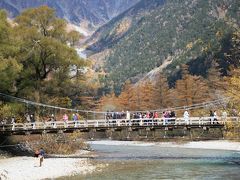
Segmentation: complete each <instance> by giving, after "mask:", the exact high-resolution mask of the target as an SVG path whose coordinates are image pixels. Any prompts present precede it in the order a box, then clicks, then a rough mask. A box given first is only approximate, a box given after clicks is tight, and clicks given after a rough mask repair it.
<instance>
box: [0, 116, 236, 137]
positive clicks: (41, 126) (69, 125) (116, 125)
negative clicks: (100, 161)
mask: <svg viewBox="0 0 240 180" xmlns="http://www.w3.org/2000/svg"><path fill="white" fill-rule="evenodd" d="M211 119H212V117H191V118H189V121H185V119H184V118H164V119H163V118H157V119H131V120H128V119H110V120H106V119H102V120H80V121H68V122H63V121H54V122H36V123H14V124H1V125H0V135H5V136H11V135H29V134H45V133H72V132H74V131H80V132H90V131H95V132H97V131H107V130H109V129H112V130H114V131H122V130H126V129H127V130H128V131H137V130H139V129H146V130H148V131H154V130H156V129H163V130H173V129H191V128H203V129H209V128H223V127H224V126H225V124H226V123H230V122H231V123H238V122H239V118H238V117H228V118H225V119H223V118H220V117H219V118H217V121H213V119H212V121H211Z"/></svg>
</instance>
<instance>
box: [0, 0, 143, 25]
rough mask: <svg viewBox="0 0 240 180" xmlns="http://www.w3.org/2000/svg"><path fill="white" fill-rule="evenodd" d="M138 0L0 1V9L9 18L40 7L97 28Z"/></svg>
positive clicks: (72, 20)
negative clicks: (4, 11)
mask: <svg viewBox="0 0 240 180" xmlns="http://www.w3.org/2000/svg"><path fill="white" fill-rule="evenodd" d="M138 1H139V0H114V1H113V0H91V1H89V0H34V1H33V0H1V1H0V8H2V9H6V10H7V11H8V12H9V14H10V16H11V17H15V16H17V15H18V14H19V13H20V12H21V11H22V10H24V9H26V8H30V7H37V6H40V5H48V6H49V7H52V8H54V9H56V12H57V15H58V16H59V17H61V18H65V19H67V20H70V21H71V22H74V23H77V24H78V23H81V24H84V23H85V24H87V25H90V26H93V27H98V26H100V25H102V24H104V23H106V22H108V21H109V20H111V19H112V18H113V17H115V16H117V15H118V14H120V13H122V12H123V11H125V10H126V9H128V8H129V7H131V6H132V5H134V4H135V3H136V2H138Z"/></svg>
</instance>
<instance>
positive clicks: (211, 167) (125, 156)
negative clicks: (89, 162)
mask: <svg viewBox="0 0 240 180" xmlns="http://www.w3.org/2000/svg"><path fill="white" fill-rule="evenodd" d="M89 144H90V146H91V148H92V149H93V150H94V151H96V153H97V154H98V155H99V156H98V157H97V158H96V159H94V160H93V163H96V164H105V165H106V167H105V168H102V170H99V171H96V172H94V173H92V174H86V175H82V176H81V175H77V176H72V177H64V178H61V179H69V180H77V179H89V180H90V179H94V180H99V179H100V180H101V179H104V180H108V179H109V180H110V179H114V180H118V179H119V180H126V179H129V180H133V179H140V180H141V179H142V180H145V179H240V151H234V150H216V149H202V148H198V147H191V148H189V147H188V148H186V147H185V146H179V145H176V146H175V145H166V144H165V145H163V144H157V143H144V142H128V141H92V142H89ZM209 144H211V142H210V143H209ZM205 148H207V147H205ZM226 148H227V147H226ZM239 148H240V147H239ZM237 149H238V148H237Z"/></svg>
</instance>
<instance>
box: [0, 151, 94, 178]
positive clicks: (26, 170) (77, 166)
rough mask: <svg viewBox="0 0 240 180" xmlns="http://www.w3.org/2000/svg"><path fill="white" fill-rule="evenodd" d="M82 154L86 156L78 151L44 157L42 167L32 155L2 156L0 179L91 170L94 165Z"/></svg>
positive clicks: (37, 176) (59, 175) (49, 175)
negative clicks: (59, 155) (76, 152)
mask: <svg viewBox="0 0 240 180" xmlns="http://www.w3.org/2000/svg"><path fill="white" fill-rule="evenodd" d="M83 155H85V156H86V152H80V151H79V152H78V154H74V157H73V155H71V156H69V157H67V156H64V157H55V158H45V159H44V161H43V165H42V167H39V159H38V158H34V157H27V156H22V157H9V158H2V159H0V179H1V180H5V179H6V180H7V179H8V180H12V179H18V180H28V179H31V180H39V179H46V178H50V179H51V178H57V177H61V176H72V175H76V174H86V173H91V172H93V171H94V170H95V169H96V166H94V165H93V164H92V163H91V161H90V159H89V158H81V157H82V156H83ZM78 157H79V158H78ZM86 157H87V156H86Z"/></svg>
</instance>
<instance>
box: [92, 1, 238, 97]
mask: <svg viewBox="0 0 240 180" xmlns="http://www.w3.org/2000/svg"><path fill="white" fill-rule="evenodd" d="M239 8H240V1H238V0H228V1H227V0H212V1H205V0H185V1H181V0H168V1H164V0H141V1H140V2H139V3H138V4H136V5H135V6H133V7H132V8H130V9H129V10H128V11H126V12H124V13H123V14H121V15H119V16H118V17H116V18H114V19H113V20H111V21H110V22H109V23H107V24H106V25H104V26H103V27H101V28H99V29H98V30H97V31H96V33H95V34H94V35H93V37H92V40H94V43H93V44H92V45H91V46H89V48H88V49H89V50H91V51H93V53H95V57H96V53H98V52H102V51H104V50H106V49H107V50H108V53H107V55H106V56H105V58H104V60H105V64H104V66H103V69H104V70H105V71H107V72H109V73H110V76H109V77H110V79H111V80H112V81H113V83H114V87H115V91H118V92H119V90H120V89H121V86H122V84H123V83H124V82H125V81H126V80H127V79H129V78H130V79H132V81H137V80H139V79H140V78H141V77H144V76H146V74H147V73H149V72H150V74H148V76H151V75H153V74H154V73H155V72H159V71H165V72H166V74H169V76H172V77H174V76H176V74H177V72H178V71H179V68H180V65H181V64H185V63H188V64H189V65H191V67H190V69H192V72H193V73H197V74H204V73H206V71H207V68H208V67H209V66H210V64H211V63H210V62H208V61H210V60H209V59H212V58H213V57H214V56H215V55H218V56H222V54H223V53H221V52H223V51H226V49H227V48H229V47H228V46H227V44H228V40H229V38H230V35H231V33H232V32H233V31H234V30H235V29H237V28H238V27H239V24H240V22H239V17H240V16H239V15H240V14H239V12H240V9H239ZM220 63H222V66H225V65H226V64H224V62H220ZM170 79H171V78H170ZM173 79H174V78H173Z"/></svg>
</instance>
